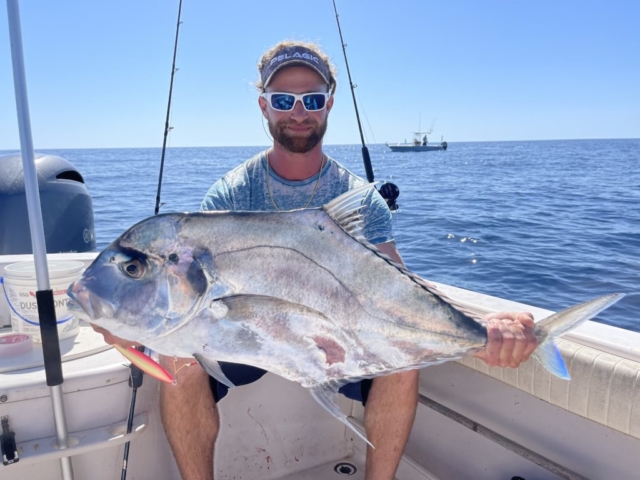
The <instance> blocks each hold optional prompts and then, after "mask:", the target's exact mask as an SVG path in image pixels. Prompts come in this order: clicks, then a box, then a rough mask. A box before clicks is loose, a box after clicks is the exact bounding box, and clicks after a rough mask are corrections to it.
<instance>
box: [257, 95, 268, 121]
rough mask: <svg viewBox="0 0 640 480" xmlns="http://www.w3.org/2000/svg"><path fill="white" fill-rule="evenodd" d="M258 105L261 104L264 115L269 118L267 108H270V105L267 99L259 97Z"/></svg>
mask: <svg viewBox="0 0 640 480" xmlns="http://www.w3.org/2000/svg"><path fill="white" fill-rule="evenodd" d="M258 105H259V106H260V110H262V116H263V117H264V118H267V119H268V118H269V117H268V116H267V108H269V105H268V104H267V101H266V100H265V99H264V98H262V97H258Z"/></svg>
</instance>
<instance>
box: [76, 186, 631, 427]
mask: <svg viewBox="0 0 640 480" xmlns="http://www.w3.org/2000/svg"><path fill="white" fill-rule="evenodd" d="M369 188H371V187H370V186H364V187H360V188H358V189H354V190H351V191H350V192H347V193H345V194H344V195H342V196H340V197H338V198H336V199H335V200H333V201H332V202H330V203H329V204H327V205H326V206H324V207H323V208H318V209H308V210H294V211H290V212H277V213H275V212H274V213H272V212H206V213H182V214H163V215H158V216H155V217H151V218H149V219H147V220H144V221H142V222H140V223H138V224H137V225H134V226H133V227H131V228H130V229H129V230H128V231H127V232H125V233H124V234H123V235H121V236H120V237H119V238H118V239H116V240H115V241H114V242H113V243H112V244H111V245H109V246H108V247H107V248H106V249H105V250H104V251H103V252H102V253H100V255H99V256H98V258H97V259H96V260H95V261H94V262H93V264H92V265H91V266H90V267H89V268H88V269H87V270H86V272H85V273H84V275H83V276H82V278H80V279H79V280H78V281H76V282H74V283H73V284H72V285H71V286H70V287H69V296H70V297H71V299H72V300H71V302H70V308H71V309H72V310H74V311H76V312H77V313H78V314H79V316H80V317H81V318H83V319H85V320H87V321H89V322H91V323H93V324H96V325H98V326H100V327H103V328H105V329H107V330H108V331H109V332H111V333H112V334H114V335H117V336H119V337H122V338H125V339H127V340H131V341H137V342H140V343H142V344H144V345H146V346H147V347H149V348H151V349H153V350H155V351H156V352H158V353H161V354H163V355H169V356H176V357H195V358H196V359H197V360H198V361H199V362H200V364H201V365H202V366H203V367H204V368H205V369H206V370H207V371H208V372H209V373H210V374H211V375H212V376H214V377H215V378H217V379H218V380H219V381H220V382H222V383H224V384H226V385H228V386H233V385H232V384H231V382H230V381H229V380H228V379H227V378H226V377H225V376H224V374H223V373H222V370H221V369H220V366H219V364H218V362H219V361H225V362H232V363H241V364H247V365H253V366H257V367H260V368H263V369H265V370H268V371H270V372H272V373H275V374H277V375H280V376H282V377H285V378H287V379H289V380H292V381H295V382H298V383H300V384H301V385H302V386H304V387H306V388H308V389H309V390H310V391H311V394H312V395H313V397H314V398H315V399H316V400H317V401H318V402H319V403H320V404H322V405H323V406H324V407H325V408H326V409H327V410H328V411H329V412H330V413H332V414H333V415H335V416H336V417H337V418H338V419H339V420H341V421H342V422H344V423H345V424H346V425H347V426H349V427H350V428H353V427H351V425H350V423H349V422H348V421H347V419H346V416H345V415H344V414H343V413H342V412H341V411H340V409H339V408H338V407H337V405H336V404H335V397H336V395H337V390H338V388H340V387H341V386H342V385H344V384H345V383H348V382H352V381H356V380H358V379H362V378H372V377H376V376H379V375H385V374H390V373H394V372H400V371H404V370H408V369H414V368H421V367H426V366H429V365H434V364H438V363H442V362H445V361H448V360H454V359H458V358H461V357H463V356H465V355H468V354H471V353H474V352H477V351H479V350H480V349H482V348H483V347H484V345H485V344H486V341H487V335H486V329H485V327H484V326H483V325H482V324H481V323H480V322H478V320H479V315H477V314H475V313H474V312H471V311H468V310H466V309H465V308H464V306H462V305H460V304H458V303H457V302H455V301H453V300H451V299H449V298H447V297H446V296H444V295H443V294H442V293H441V292H439V291H438V290H437V289H436V288H435V287H434V286H433V285H432V284H430V283H429V282H427V281H425V280H423V279H421V278H419V277H418V276H416V275H414V274H412V273H410V272H408V271H407V270H406V269H405V268H403V267H402V266H400V265H397V264H396V263H394V262H393V261H392V260H391V259H389V258H388V257H386V256H385V255H383V254H381V253H380V252H378V251H377V250H376V248H375V247H373V246H372V245H370V244H368V243H367V242H366V240H365V239H364V238H363V236H362V233H361V228H362V222H363V219H362V217H361V209H362V208H363V207H362V198H363V195H364V194H366V193H367V191H368V189H369ZM622 296H623V295H622V294H611V295H605V296H603V297H600V298H596V299H594V300H591V301H589V302H586V303H583V304H580V305H577V306H574V307H571V308H569V309H567V310H564V311H563V312H560V313H557V314H554V315H552V316H550V317H548V318H546V319H545V320H543V321H541V322H539V323H538V324H537V326H536V331H535V334H536V337H537V339H538V342H539V346H538V348H537V349H536V351H535V352H534V356H536V358H537V359H538V360H539V361H540V362H541V363H542V364H543V365H544V366H545V367H546V368H547V369H548V370H549V371H551V373H553V374H555V375H558V376H560V377H563V378H568V372H567V370H566V368H565V365H564V361H563V360H562V356H561V355H560V353H559V351H558V349H557V347H556V345H555V343H554V338H555V337H557V336H559V335H561V334H563V333H565V332H566V331H568V330H569V329H571V328H573V327H575V326H577V325H578V324H579V323H581V322H583V321H585V320H587V319H589V318H591V317H593V316H595V315H596V314H597V313H598V312H600V311H602V310H604V309H605V308H607V307H609V306H610V305H612V304H613V303H615V302H616V301H617V300H619V299H620V298H622ZM354 431H355V430H354ZM356 433H358V432H356Z"/></svg>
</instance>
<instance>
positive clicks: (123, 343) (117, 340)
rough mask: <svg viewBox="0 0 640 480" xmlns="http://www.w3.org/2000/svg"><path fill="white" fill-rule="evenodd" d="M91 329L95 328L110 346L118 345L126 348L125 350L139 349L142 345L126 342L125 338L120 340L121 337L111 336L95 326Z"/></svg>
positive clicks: (92, 325)
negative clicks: (130, 348)
mask: <svg viewBox="0 0 640 480" xmlns="http://www.w3.org/2000/svg"><path fill="white" fill-rule="evenodd" d="M91 328H93V329H94V330H95V331H96V332H98V333H100V334H102V337H103V338H104V341H105V342H107V343H108V344H109V345H115V344H118V345H120V346H121V347H124V348H129V347H137V346H138V345H140V344H139V343H137V342H131V341H129V340H125V339H124V338H120V337H116V336H115V335H111V334H110V333H109V332H108V331H107V330H105V329H104V328H102V327H98V326H96V325H94V324H91Z"/></svg>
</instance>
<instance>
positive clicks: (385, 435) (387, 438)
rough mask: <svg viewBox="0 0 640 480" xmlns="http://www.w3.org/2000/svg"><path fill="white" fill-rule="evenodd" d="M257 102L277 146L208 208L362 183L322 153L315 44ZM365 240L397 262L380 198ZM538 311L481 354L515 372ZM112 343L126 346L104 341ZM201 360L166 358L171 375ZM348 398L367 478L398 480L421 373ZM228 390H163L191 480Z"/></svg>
mask: <svg viewBox="0 0 640 480" xmlns="http://www.w3.org/2000/svg"><path fill="white" fill-rule="evenodd" d="M258 69H259V72H260V81H259V82H258V84H257V87H258V89H259V90H260V92H261V94H260V97H259V98H258V104H259V106H260V110H261V111H262V115H263V116H264V118H265V119H266V120H267V122H268V125H269V131H270V132H271V134H272V136H273V146H272V147H271V148H269V149H268V150H266V151H265V152H262V153H260V154H258V155H256V156H255V157H253V158H251V159H249V160H247V161H246V162H244V163H243V164H241V165H240V166H238V167H237V168H235V169H234V170H232V171H231V172H229V173H228V174H227V175H225V176H224V177H223V178H222V179H221V180H219V181H218V182H216V183H215V184H214V185H213V186H212V187H211V189H210V190H209V192H208V193H207V195H206V197H205V198H204V201H203V203H202V209H203V210H214V209H218V210H220V209H224V210H269V211H279V210H292V209H296V208H307V207H309V208H311V207H319V206H322V205H324V204H326V203H327V202H329V201H330V200H331V199H333V198H335V197H337V196H338V195H340V194H342V193H344V192H346V191H348V190H350V189H352V188H354V187H357V186H359V185H362V184H363V183H364V181H363V180H362V179H360V178H358V177H356V176H355V175H353V174H352V173H351V172H349V171H348V170H347V169H345V168H344V167H343V166H341V165H340V164H339V163H338V162H336V161H335V160H333V159H332V158H330V157H329V156H327V155H326V154H324V153H323V151H322V139H323V136H324V133H325V131H326V128H327V119H328V116H329V112H330V111H331V108H332V107H333V103H334V97H333V93H334V92H335V89H336V78H335V76H336V75H335V68H334V67H333V66H332V65H331V63H330V61H329V59H328V57H327V56H326V55H325V54H324V53H323V52H321V51H320V49H319V48H318V47H317V46H316V45H314V44H308V43H302V42H281V43H279V44H278V45H276V46H275V47H273V48H272V49H270V50H269V51H267V52H266V53H265V54H264V55H263V57H262V59H261V61H260V63H259V65H258ZM365 203H366V205H367V208H366V209H365V210H364V215H365V226H364V234H365V236H366V237H367V239H368V240H369V242H371V243H372V244H374V245H376V247H377V248H378V249H379V250H380V251H381V252H382V253H385V254H387V255H388V256H389V257H391V258H392V259H393V260H395V261H396V262H398V263H402V259H401V257H400V255H399V253H398V252H397V250H396V248H395V244H394V242H393V237H392V231H391V214H390V212H389V210H388V208H387V206H386V204H385V202H384V200H383V199H382V197H380V195H379V194H378V193H377V192H375V191H372V192H371V193H370V194H369V195H368V196H367V198H366V199H365ZM532 327H533V318H532V317H531V315H530V314H515V313H500V314H494V315H493V316H491V317H489V318H488V338H489V341H488V343H487V347H486V348H485V350H483V351H482V352H481V353H479V354H478V356H479V357H480V358H482V359H484V360H485V362H487V363H488V364H489V365H500V366H511V367H517V366H518V365H519V364H520V363H521V362H522V361H525V360H527V359H528V357H529V355H530V354H531V353H532V351H533V350H534V349H535V347H536V340H535V337H534V336H533V330H532ZM105 339H106V340H107V341H108V342H109V343H114V342H115V341H119V340H118V339H115V338H113V337H111V336H110V335H109V334H108V333H107V334H105ZM192 362H193V359H178V362H177V364H175V365H174V359H173V358H163V359H162V360H161V363H162V364H163V365H164V366H165V368H167V369H168V370H169V371H173V369H174V368H180V366H181V365H183V364H189V363H192ZM221 366H222V369H223V371H224V373H225V374H226V376H227V377H228V378H229V379H230V380H231V381H232V382H233V383H234V384H235V385H244V384H247V383H250V382H252V381H255V380H257V379H258V378H260V377H261V376H262V375H263V374H264V373H265V372H264V371H262V370H260V369H257V368H254V367H249V366H242V365H233V364H224V363H223V364H222V365H221ZM340 391H341V393H343V394H345V395H346V396H348V397H349V398H352V399H355V400H357V401H361V402H363V404H364V405H365V418H364V420H365V429H366V433H367V437H368V438H369V440H370V441H371V442H372V443H373V444H374V445H375V446H376V448H375V449H372V448H370V447H369V448H368V449H367V458H366V473H365V475H366V479H367V480H392V479H393V478H394V475H395V472H396V469H397V467H398V464H399V462H400V459H401V457H402V453H403V451H404V447H405V444H406V442H407V439H408V436H409V433H410V431H411V426H412V424H413V420H414V416H415V412H416V406H417V398H418V371H417V370H413V371H409V372H403V373H396V374H392V375H388V376H383V377H378V378H376V379H374V380H373V381H371V380H365V381H364V382H360V383H357V384H350V385H347V386H345V387H343V388H342V389H341V390H340ZM225 394H226V387H224V385H220V384H218V382H216V381H215V380H214V379H212V378H209V376H208V375H207V373H206V372H205V371H204V370H203V369H202V368H200V367H199V366H198V365H194V366H191V367H190V368H185V369H182V370H181V371H180V381H179V382H178V384H177V385H170V384H163V385H162V386H161V391H160V406H161V413H162V421H163V424H164V428H165V431H166V433H167V437H168V439H169V443H170V445H171V448H172V450H173V453H174V455H175V457H176V461H177V463H178V466H179V469H180V473H181V475H182V477H183V478H184V479H185V480H205V479H206V480H209V479H211V478H212V477H213V470H214V467H213V448H214V444H215V441H216V438H217V433H218V429H219V418H218V411H217V407H216V404H217V402H218V401H219V400H222V398H223V397H224V395H225Z"/></svg>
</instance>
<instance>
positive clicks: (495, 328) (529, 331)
mask: <svg viewBox="0 0 640 480" xmlns="http://www.w3.org/2000/svg"><path fill="white" fill-rule="evenodd" d="M376 247H377V248H378V250H380V251H381V252H382V253H384V254H386V255H388V256H389V257H391V259H393V260H395V261H396V262H398V263H400V264H401V265H404V262H403V261H402V258H401V257H400V254H399V253H398V250H397V249H396V246H395V243H394V242H387V243H381V244H380V245H376ZM484 319H485V320H487V345H486V347H485V348H484V349H483V350H481V351H480V352H478V353H477V354H476V355H475V356H476V357H478V358H480V359H481V360H483V361H484V362H485V363H486V364H487V365H490V366H493V367H495V366H497V367H511V368H518V366H519V365H520V364H521V363H522V362H526V361H527V360H528V359H529V357H530V356H531V354H532V353H533V351H534V350H535V349H536V347H537V346H538V340H537V339H536V337H535V335H534V334H533V327H534V322H533V315H531V314H530V313H528V312H496V313H491V314H488V315H486V316H485V317H484Z"/></svg>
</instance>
